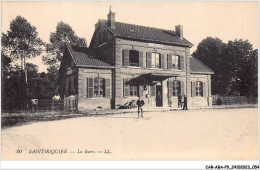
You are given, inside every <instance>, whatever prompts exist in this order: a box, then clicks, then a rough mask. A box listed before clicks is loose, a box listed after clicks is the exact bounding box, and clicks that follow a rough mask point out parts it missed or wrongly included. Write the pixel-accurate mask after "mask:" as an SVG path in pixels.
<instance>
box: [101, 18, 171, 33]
mask: <svg viewBox="0 0 260 170" xmlns="http://www.w3.org/2000/svg"><path fill="white" fill-rule="evenodd" d="M99 20H101V21H107V20H106V19H99ZM115 22H117V23H121V24H128V25H134V26H139V27H145V28H152V29H158V30H162V31H172V32H174V34H175V33H176V32H175V31H173V30H168V29H163V28H156V27H151V26H144V25H137V24H130V23H126V22H118V21H115Z"/></svg>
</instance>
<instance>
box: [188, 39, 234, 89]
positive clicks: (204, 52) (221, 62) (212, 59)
mask: <svg viewBox="0 0 260 170" xmlns="http://www.w3.org/2000/svg"><path fill="white" fill-rule="evenodd" d="M225 50H226V44H225V43H223V42H222V41H221V40H220V39H219V38H212V37H207V38H205V39H203V40H202V41H201V42H200V43H199V45H198V47H197V50H196V51H194V52H193V54H192V56H193V57H195V58H197V59H199V60H200V61H201V62H202V63H204V64H205V65H206V66H208V67H209V68H210V69H212V70H213V71H214V75H212V77H211V79H212V94H225V92H226V87H227V82H228V81H229V77H228V75H229V74H228V73H227V72H228V71H229V70H228V69H227V64H228V63H229V61H228V60H229V58H228V57H226V55H225Z"/></svg>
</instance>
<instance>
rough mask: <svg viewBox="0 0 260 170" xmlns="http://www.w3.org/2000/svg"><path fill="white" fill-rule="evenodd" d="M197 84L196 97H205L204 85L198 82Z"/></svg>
mask: <svg viewBox="0 0 260 170" xmlns="http://www.w3.org/2000/svg"><path fill="white" fill-rule="evenodd" d="M194 83H195V96H203V83H202V82H201V81H196V82H194Z"/></svg>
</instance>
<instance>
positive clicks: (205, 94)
mask: <svg viewBox="0 0 260 170" xmlns="http://www.w3.org/2000/svg"><path fill="white" fill-rule="evenodd" d="M202 90H203V95H202V96H203V97H208V95H207V88H206V83H205V82H203V83H202Z"/></svg>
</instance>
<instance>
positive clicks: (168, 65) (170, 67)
mask: <svg viewBox="0 0 260 170" xmlns="http://www.w3.org/2000/svg"><path fill="white" fill-rule="evenodd" d="M167 68H168V69H172V55H171V54H168V55H167Z"/></svg>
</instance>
